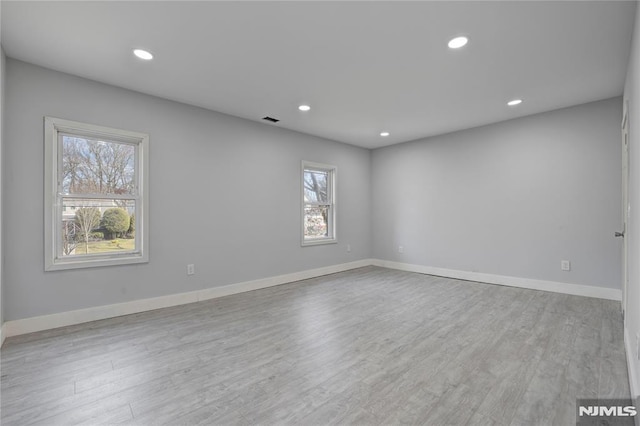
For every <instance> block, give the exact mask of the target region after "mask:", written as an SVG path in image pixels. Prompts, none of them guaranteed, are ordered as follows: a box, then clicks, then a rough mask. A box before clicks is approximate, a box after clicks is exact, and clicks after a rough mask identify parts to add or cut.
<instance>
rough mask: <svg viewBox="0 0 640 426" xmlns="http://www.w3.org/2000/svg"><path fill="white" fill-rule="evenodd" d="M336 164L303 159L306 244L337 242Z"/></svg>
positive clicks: (303, 205)
mask: <svg viewBox="0 0 640 426" xmlns="http://www.w3.org/2000/svg"><path fill="white" fill-rule="evenodd" d="M335 185H336V167H335V166H329V165H327V164H318V163H310V162H307V161H303V162H302V245H315V244H326V243H335V242H336V223H335V217H336V206H335Z"/></svg>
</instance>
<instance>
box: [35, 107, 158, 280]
mask: <svg viewBox="0 0 640 426" xmlns="http://www.w3.org/2000/svg"><path fill="white" fill-rule="evenodd" d="M148 142H149V137H148V135H146V134H143V133H135V132H129V131H125V130H118V129H111V128H107V127H101V126H94V125H91V124H84V123H78V122H75V121H69V120H62V119H59V118H52V117H45V156H46V157H45V188H46V191H45V256H46V258H45V270H48V271H49V270H59V269H71V268H87V267H94V266H109V265H121V264H129V263H142V262H148V261H149V256H148V232H147V222H148V220H147V208H148V199H147V193H148V188H147V182H148V159H147V156H148V153H147V150H148Z"/></svg>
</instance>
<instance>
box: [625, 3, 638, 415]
mask: <svg viewBox="0 0 640 426" xmlns="http://www.w3.org/2000/svg"><path fill="white" fill-rule="evenodd" d="M624 98H625V101H628V102H629V113H628V117H629V120H630V121H629V203H630V205H631V209H630V210H631V214H630V217H629V223H628V224H627V225H628V229H627V236H626V238H627V244H628V256H629V257H628V259H629V264H628V269H627V270H628V279H629V284H628V293H627V298H628V302H627V313H626V319H625V334H626V336H625V338H626V339H628V341H627V348H629V349H630V352H631V353H629V354H628V355H629V356H628V358H627V359H629V361H630V362H629V372H630V374H631V375H632V376H633V377H634V378H635V383H636V384H640V364H639V362H638V354H636V353H634V352H635V351H636V350H637V348H636V336H637V335H638V334H640V263H639V262H638V259H640V7H638V8H637V9H636V22H635V30H634V34H633V44H632V48H631V57H630V59H629V68H628V70H627V81H626V84H625V88H624ZM635 392H636V395H635V396H636V397H638V393H639V392H640V389H637V388H636V389H635ZM636 421H638V419H637V418H636ZM636 424H638V423H637V422H636Z"/></svg>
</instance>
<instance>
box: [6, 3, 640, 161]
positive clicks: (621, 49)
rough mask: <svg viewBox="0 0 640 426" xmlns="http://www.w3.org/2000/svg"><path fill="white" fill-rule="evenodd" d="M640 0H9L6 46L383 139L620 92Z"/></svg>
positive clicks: (298, 124)
mask: <svg viewBox="0 0 640 426" xmlns="http://www.w3.org/2000/svg"><path fill="white" fill-rule="evenodd" d="M635 6H636V3H635V2H616V1H605V2H594V1H584V2H583V1H573V2H539V1H532V2H520V1H518V2H513V1H511V2H476V1H472V2H444V1H443V2H419V1H413V2H398V1H387V2H329V1H325V2H309V1H305V2H291V1H289V2H270V1H258V2H245V1H236V2H213V1H211V2H202V1H200V2H185V1H173V2H167V1H143V2H57V1H46V2H24V1H6V0H5V1H2V34H1V36H2V39H1V40H2V46H3V48H4V50H5V53H6V55H7V56H9V57H11V58H15V59H19V60H23V61H26V62H30V63H34V64H37V65H41V66H44V67H48V68H52V69H54V70H59V71H63V72H67V73H70V74H75V75H79V76H82V77H86V78H90V79H93V80H97V81H101V82H104V83H109V84H113V85H116V86H121V87H125V88H128V89H132V90H136V91H139V92H143V93H148V94H152V95H156V96H160V97H163V98H168V99H172V100H176V101H180V102H185V103H188V104H192V105H197V106H201V107H204V108H208V109H211V110H215V111H220V112H224V113H227V114H232V115H236V116H239V117H244V118H247V119H250V120H256V121H261V122H263V121H262V120H261V119H262V117H264V116H266V115H269V116H272V117H276V118H279V119H280V120H281V121H280V122H279V123H277V124H273V125H275V126H278V127H284V128H287V129H293V130H297V131H300V132H304V133H309V134H313V135H318V136H322V137H325V138H329V139H334V140H337V141H341V142H346V143H350V144H353V145H358V146H363V147H368V148H375V147H380V146H384V145H390V144H394V143H400V142H404V141H408V140H414V139H418V138H421V137H425V136H431V135H436V134H441V133H446V132H451V131H454V130H459V129H464V128H469V127H474V126H478V125H483V124H488V123H493V122H497V121H502V120H507V119H510V118H514V117H519V116H524V115H529V114H534V113H537V112H542V111H547V110H551V109H556V108H561V107H565V106H569V105H575V104H580V103H584V102H590V101H594V100H599V99H605V98H609V97H613V96H618V95H620V94H621V93H622V90H623V85H624V77H625V72H626V66H627V59H628V54H629V48H630V40H631V34H632V30H633V17H634V8H635ZM461 34H463V35H467V36H468V37H469V38H470V42H469V44H468V45H467V46H466V47H465V48H463V49H460V50H456V51H454V50H450V49H448V48H447V41H448V40H449V39H450V38H452V37H454V36H457V35H461ZM136 47H142V48H145V49H148V50H150V51H152V52H153V53H154V55H155V59H154V60H153V61H150V62H143V61H141V60H140V59H137V58H135V57H134V56H133V55H132V54H131V50H132V49H133V48H136ZM513 98H523V99H524V103H522V104H521V105H520V106H518V107H507V106H506V102H507V101H508V100H510V99H513ZM302 103H306V104H309V105H311V107H312V109H311V111H308V112H306V113H302V112H300V111H298V109H297V106H298V105H299V104H302ZM383 130H386V131H389V132H390V133H391V135H390V136H389V137H386V138H382V137H380V136H379V133H380V132H381V131H383Z"/></svg>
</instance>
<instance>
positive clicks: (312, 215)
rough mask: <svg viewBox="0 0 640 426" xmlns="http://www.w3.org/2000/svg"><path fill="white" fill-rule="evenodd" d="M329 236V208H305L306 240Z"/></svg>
mask: <svg viewBox="0 0 640 426" xmlns="http://www.w3.org/2000/svg"><path fill="white" fill-rule="evenodd" d="M328 236H329V206H317V207H316V206H313V207H310V206H305V208H304V238H305V239H307V238H326V237H328Z"/></svg>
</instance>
